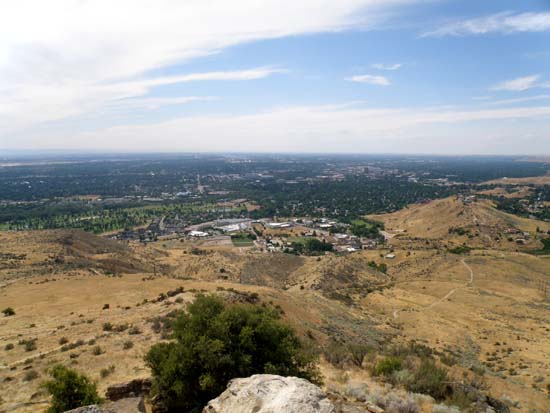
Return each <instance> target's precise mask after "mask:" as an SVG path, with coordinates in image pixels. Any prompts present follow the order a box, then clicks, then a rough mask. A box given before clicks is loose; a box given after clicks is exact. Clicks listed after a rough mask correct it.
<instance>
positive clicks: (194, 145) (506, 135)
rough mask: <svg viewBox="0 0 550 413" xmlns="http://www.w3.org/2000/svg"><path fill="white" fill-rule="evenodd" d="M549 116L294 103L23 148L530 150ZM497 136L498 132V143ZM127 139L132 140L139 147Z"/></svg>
mask: <svg viewBox="0 0 550 413" xmlns="http://www.w3.org/2000/svg"><path fill="white" fill-rule="evenodd" d="M549 120H550V106H539V107H530V108H517V107H515V108H498V109H483V110H460V109H456V108H455V109H438V108H401V109H376V108H368V107H367V108H365V107H363V106H357V105H325V106H298V107H296V106H292V107H282V108H275V109H272V110H269V111H264V112H260V113H255V114H248V115H239V116H234V115H231V114H228V115H219V116H188V117H182V118H179V119H174V120H170V121H167V122H161V123H154V124H149V125H125V126H117V127H111V128H105V129H101V130H97V131H93V132H81V133H78V134H76V133H72V134H70V135H67V136H60V135H58V134H57V133H55V132H50V133H49V136H51V137H49V138H48V140H44V139H43V137H44V133H40V134H37V135H36V136H35V137H34V138H30V137H27V138H26V139H25V142H24V144H23V142H20V143H19V145H18V147H19V148H21V147H25V146H26V147H31V148H42V147H48V148H56V147H57V148H59V147H65V148H67V149H95V148H98V147H100V148H103V149H111V150H119V151H120V150H123V151H124V150H132V151H232V152H255V151H259V152H268V151H273V152H370V153H372V152H408V153H422V152H424V153H439V152H440V153H443V152H445V153H453V152H456V153H504V152H506V153H510V152H514V151H515V152H516V153H523V152H524V151H525V149H526V148H529V150H537V151H542V152H550V130H549V129H548V128H544V127H542V125H547V124H548V121H549ZM526 134H532V135H533V136H538V137H539V138H540V139H539V138H537V139H538V140H537V142H538V143H537V144H536V145H538V146H536V145H531V146H529V145H527V142H526V141H525V140H522V139H519V140H518V136H524V135H526ZM151 137H154V139H152V138H151ZM491 137H498V140H497V141H498V145H496V144H495V141H494V140H493V139H492V138H491ZM544 137H546V138H547V139H546V140H545V139H543V138H544ZM69 138H70V139H69ZM495 139H496V138H495ZM67 142H70V145H67ZM127 142H132V146H131V148H128V147H127V146H126V143H127ZM526 145H527V146H526Z"/></svg>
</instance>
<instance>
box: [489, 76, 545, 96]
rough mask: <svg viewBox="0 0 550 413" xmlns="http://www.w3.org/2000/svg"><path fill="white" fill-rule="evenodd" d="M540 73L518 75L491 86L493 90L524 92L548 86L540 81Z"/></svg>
mask: <svg viewBox="0 0 550 413" xmlns="http://www.w3.org/2000/svg"><path fill="white" fill-rule="evenodd" d="M539 79H540V75H531V76H523V77H518V78H515V79H511V80H506V81H504V82H501V83H499V84H497V85H495V86H493V87H492V88H491V90H504V91H512V92H522V91H525V90H528V89H533V88H536V87H546V86H545V84H544V83H538V81H539Z"/></svg>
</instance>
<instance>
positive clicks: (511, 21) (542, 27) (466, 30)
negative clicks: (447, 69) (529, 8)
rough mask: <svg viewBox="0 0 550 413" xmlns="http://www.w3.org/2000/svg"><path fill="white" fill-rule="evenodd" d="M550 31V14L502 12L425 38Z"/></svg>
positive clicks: (455, 24)
mask: <svg viewBox="0 0 550 413" xmlns="http://www.w3.org/2000/svg"><path fill="white" fill-rule="evenodd" d="M545 31H550V12H540V13H516V14H514V13H512V12H502V13H497V14H492V15H490V16H484V17H478V18H475V19H469V20H463V21H456V22H451V23H447V24H444V25H442V26H441V27H438V28H437V29H435V30H432V31H429V32H426V33H424V34H423V35H422V36H424V37H441V36H466V35H479V34H486V33H503V34H510V33H521V32H545Z"/></svg>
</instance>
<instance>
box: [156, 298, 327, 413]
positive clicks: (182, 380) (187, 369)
mask: <svg viewBox="0 0 550 413" xmlns="http://www.w3.org/2000/svg"><path fill="white" fill-rule="evenodd" d="M279 317H280V316H279V314H278V312H276V311H275V310H273V309H269V308H265V307H258V306H254V305H249V304H238V305H231V306H226V305H225V304H224V302H223V300H222V299H220V298H218V297H215V296H198V297H197V298H196V300H195V302H194V303H192V304H191V305H190V306H189V308H188V312H187V313H183V314H181V315H180V316H179V317H178V318H177V319H176V321H175V322H174V325H173V328H174V334H173V338H174V339H175V340H174V341H172V342H169V343H160V344H156V345H154V346H153V347H152V348H151V349H150V350H149V352H148V354H147V355H146V357H145V360H146V362H147V364H148V366H149V367H150V368H151V371H152V375H153V388H152V391H153V394H154V395H156V396H157V399H158V400H159V402H160V404H162V407H163V408H164V409H165V410H166V411H168V412H170V411H181V410H184V411H185V410H190V409H193V408H197V407H201V406H203V405H204V404H206V403H207V402H208V401H209V400H211V399H212V398H214V397H216V396H218V395H219V394H220V393H221V392H223V391H224V390H225V388H226V386H227V383H228V381H229V380H231V379H233V378H235V377H248V376H250V375H252V374H258V373H271V374H280V375H284V376H298V377H303V378H306V379H309V380H312V381H318V378H319V375H318V372H317V370H316V367H315V361H316V357H315V356H314V355H313V354H312V353H311V352H308V351H306V349H305V348H304V347H303V345H302V344H301V342H300V341H299V339H298V337H297V336H296V334H295V332H294V331H293V330H292V329H291V328H290V327H289V326H287V325H285V324H283V323H282V322H281V321H280V320H279Z"/></svg>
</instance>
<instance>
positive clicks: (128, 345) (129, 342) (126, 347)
mask: <svg viewBox="0 0 550 413" xmlns="http://www.w3.org/2000/svg"><path fill="white" fill-rule="evenodd" d="M132 347H134V343H133V341H132V340H126V341H125V342H124V344H123V345H122V348H123V349H124V350H130V349H131V348H132Z"/></svg>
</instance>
